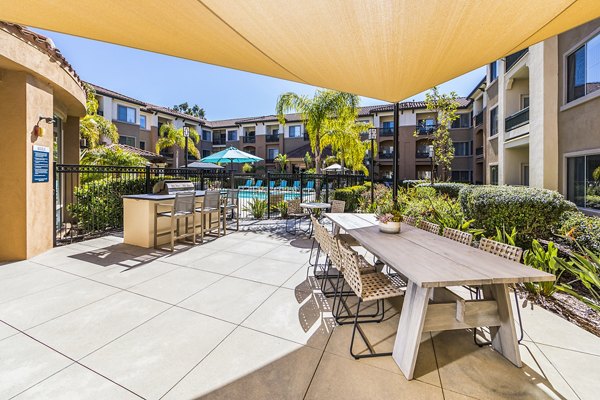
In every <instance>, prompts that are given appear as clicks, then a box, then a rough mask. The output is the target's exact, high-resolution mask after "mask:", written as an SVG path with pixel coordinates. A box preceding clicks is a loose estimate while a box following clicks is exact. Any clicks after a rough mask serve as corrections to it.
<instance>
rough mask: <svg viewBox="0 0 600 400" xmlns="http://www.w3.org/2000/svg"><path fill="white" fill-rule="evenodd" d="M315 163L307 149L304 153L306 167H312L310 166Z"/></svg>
mask: <svg viewBox="0 0 600 400" xmlns="http://www.w3.org/2000/svg"><path fill="white" fill-rule="evenodd" d="M312 163H313V159H312V157H311V156H310V153H309V152H308V151H307V152H306V154H305V155H304V165H305V166H306V169H310V167H311V166H312Z"/></svg>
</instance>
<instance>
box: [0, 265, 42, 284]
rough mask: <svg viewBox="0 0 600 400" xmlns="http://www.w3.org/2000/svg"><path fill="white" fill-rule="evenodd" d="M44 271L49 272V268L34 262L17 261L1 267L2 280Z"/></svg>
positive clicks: (0, 278) (0, 275) (0, 277)
mask: <svg viewBox="0 0 600 400" xmlns="http://www.w3.org/2000/svg"><path fill="white" fill-rule="evenodd" d="M44 270H48V268H47V267H45V266H43V265H40V264H37V263H34V262H32V261H17V262H13V263H9V264H2V265H0V280H4V279H8V278H11V277H15V276H20V275H25V274H29V273H31V272H37V271H44Z"/></svg>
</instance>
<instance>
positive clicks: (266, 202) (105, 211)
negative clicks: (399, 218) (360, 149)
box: [54, 164, 365, 244]
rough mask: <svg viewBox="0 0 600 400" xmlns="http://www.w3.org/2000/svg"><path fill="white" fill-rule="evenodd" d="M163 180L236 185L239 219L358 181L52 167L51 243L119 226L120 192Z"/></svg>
mask: <svg viewBox="0 0 600 400" xmlns="http://www.w3.org/2000/svg"><path fill="white" fill-rule="evenodd" d="M163 179H187V180H189V181H191V182H193V183H194V186H195V188H196V189H197V190H222V191H224V192H225V191H227V190H228V189H239V190H240V191H239V202H240V211H241V212H240V217H241V218H273V217H278V216H280V214H281V213H282V212H283V213H285V202H286V201H289V200H291V199H296V198H299V199H300V200H301V201H303V202H308V201H325V202H328V201H329V200H330V199H331V198H332V195H333V191H334V190H336V189H337V188H342V187H347V186H353V185H359V184H363V183H364V180H365V177H364V176H363V175H354V174H320V175H316V174H304V173H301V174H291V173H290V174H288V173H285V174H283V173H267V174H262V175H259V174H243V173H232V172H206V171H203V170H198V169H186V168H179V169H174V168H151V167H115V166H86V165H64V164H55V166H54V203H55V215H54V222H55V223H54V228H55V244H61V243H70V242H72V241H76V240H83V239H85V238H87V237H90V236H98V235H102V234H104V233H107V232H112V231H117V230H120V229H122V228H123V200H122V196H123V195H129V194H144V193H152V187H153V186H154V184H155V183H157V182H158V181H160V180H163Z"/></svg>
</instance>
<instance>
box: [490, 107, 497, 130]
mask: <svg viewBox="0 0 600 400" xmlns="http://www.w3.org/2000/svg"><path fill="white" fill-rule="evenodd" d="M497 134H498V107H494V108H492V109H491V110H490V136H495V135H497Z"/></svg>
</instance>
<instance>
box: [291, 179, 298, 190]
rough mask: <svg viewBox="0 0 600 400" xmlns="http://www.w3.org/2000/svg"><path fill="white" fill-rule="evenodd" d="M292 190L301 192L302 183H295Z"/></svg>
mask: <svg viewBox="0 0 600 400" xmlns="http://www.w3.org/2000/svg"><path fill="white" fill-rule="evenodd" d="M292 189H294V190H300V181H294V184H293V185H292Z"/></svg>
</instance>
